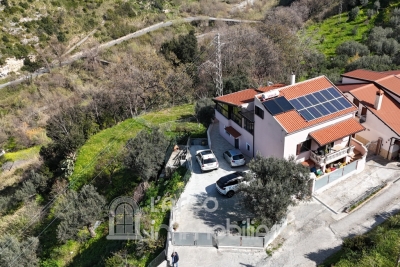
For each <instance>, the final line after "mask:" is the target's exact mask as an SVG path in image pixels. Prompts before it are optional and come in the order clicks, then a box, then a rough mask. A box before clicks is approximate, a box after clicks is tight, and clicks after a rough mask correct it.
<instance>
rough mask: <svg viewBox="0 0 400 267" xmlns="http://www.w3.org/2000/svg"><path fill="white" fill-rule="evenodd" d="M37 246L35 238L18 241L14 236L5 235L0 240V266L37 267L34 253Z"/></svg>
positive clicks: (37, 242)
mask: <svg viewBox="0 0 400 267" xmlns="http://www.w3.org/2000/svg"><path fill="white" fill-rule="evenodd" d="M38 246H39V240H38V238H37V237H28V238H24V240H23V241H21V242H20V241H18V239H17V238H16V237H15V236H12V235H6V236H3V237H2V239H0V252H1V253H0V266H4V267H8V266H10V267H11V266H13V267H23V266H38V258H37V256H36V251H37V249H38Z"/></svg>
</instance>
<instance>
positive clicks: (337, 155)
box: [310, 146, 354, 165]
mask: <svg viewBox="0 0 400 267" xmlns="http://www.w3.org/2000/svg"><path fill="white" fill-rule="evenodd" d="M353 150H354V146H350V147H345V148H342V149H340V150H336V151H333V152H330V153H328V154H325V155H318V154H316V153H314V152H313V151H311V155H310V158H311V159H312V160H313V161H314V162H315V163H317V164H319V165H326V164H329V163H331V162H334V161H335V160H338V159H341V158H343V157H345V156H347V155H348V154H350V153H352V152H353Z"/></svg>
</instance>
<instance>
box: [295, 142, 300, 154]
mask: <svg viewBox="0 0 400 267" xmlns="http://www.w3.org/2000/svg"><path fill="white" fill-rule="evenodd" d="M300 151H301V144H298V145H297V150H296V156H297V155H299V154H300Z"/></svg>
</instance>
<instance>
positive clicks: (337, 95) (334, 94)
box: [327, 87, 342, 98]
mask: <svg viewBox="0 0 400 267" xmlns="http://www.w3.org/2000/svg"><path fill="white" fill-rule="evenodd" d="M327 90H328V92H329V93H331V95H333V96H334V97H335V98H337V97H341V96H342V95H341V94H340V93H339V92H338V91H337V90H336V89H335V88H333V87H331V88H328V89H327Z"/></svg>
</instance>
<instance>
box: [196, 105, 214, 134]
mask: <svg viewBox="0 0 400 267" xmlns="http://www.w3.org/2000/svg"><path fill="white" fill-rule="evenodd" d="M214 106H215V104H214V102H213V101H212V100H211V99H209V98H202V99H200V100H199V101H197V102H196V106H195V108H194V111H195V114H196V118H197V120H198V121H199V122H200V123H201V124H203V125H204V126H205V127H206V128H207V127H208V126H209V125H210V124H211V119H213V118H214V114H215V111H214Z"/></svg>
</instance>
